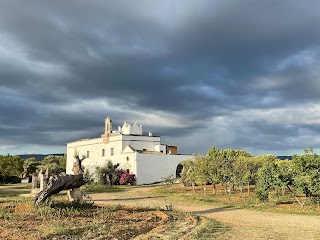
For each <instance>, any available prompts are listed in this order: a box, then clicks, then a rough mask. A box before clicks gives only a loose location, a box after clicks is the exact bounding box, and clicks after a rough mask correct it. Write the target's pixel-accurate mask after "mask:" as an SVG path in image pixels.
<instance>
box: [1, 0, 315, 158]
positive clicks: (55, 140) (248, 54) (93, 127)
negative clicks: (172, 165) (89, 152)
mask: <svg viewBox="0 0 320 240" xmlns="http://www.w3.org/2000/svg"><path fill="white" fill-rule="evenodd" d="M319 9H320V2H319V1H316V0H314V1H313V0H307V1H300V0H290V1H289V0H282V1H278V0H277V1H276V0H261V1H257V0H241V1H239V0H228V1H223V0H220V1H218V0H208V1H206V0H199V1H194V0H181V1H173V0H158V1H155V0H139V1H138V0H132V1H129V0H126V1H124V0H110V1H104V0H91V1H85V0H69V1H34V0H29V1H23V2H22V1H18V0H10V1H0V154H7V153H9V154H25V153H44V154H47V153H64V152H66V143H68V142H72V141H75V140H78V139H81V138H94V137H99V136H100V135H101V134H102V133H103V132H104V119H105V118H106V117H107V116H110V117H111V119H112V120H113V125H114V128H115V130H116V129H117V126H118V125H122V124H123V122H124V121H128V122H130V123H134V122H135V121H138V123H141V124H142V125H143V129H144V132H148V131H149V130H151V131H152V132H153V134H154V135H160V136H162V141H163V142H165V143H168V144H174V145H178V146H179V152H180V153H199V154H205V153H206V152H207V151H208V149H210V148H211V147H212V146H217V147H218V148H221V149H224V148H232V149H243V150H246V151H249V152H251V153H252V154H254V155H257V154H268V153H271V154H275V155H292V154H299V153H302V152H303V149H306V148H309V147H310V146H311V147H314V148H315V149H317V148H319V147H320V105H319V103H320V81H319V80H320V68H319V63H320V31H319V26H320V14H319Z"/></svg>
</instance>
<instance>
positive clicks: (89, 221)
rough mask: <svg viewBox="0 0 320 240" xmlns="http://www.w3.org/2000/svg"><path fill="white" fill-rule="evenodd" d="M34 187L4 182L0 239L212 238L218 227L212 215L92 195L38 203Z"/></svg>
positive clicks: (0, 199) (0, 192)
mask: <svg viewBox="0 0 320 240" xmlns="http://www.w3.org/2000/svg"><path fill="white" fill-rule="evenodd" d="M30 188H31V186H30V184H15V185H13V184H12V185H0V239H53V238H54V239H119V240H120V239H132V238H137V239H208V238H207V236H209V235H210V236H214V234H215V229H217V231H219V227H220V225H219V223H218V222H216V221H214V220H210V219H209V220H207V221H204V220H203V219H201V218H199V217H197V216H195V215H193V214H187V213H185V212H180V211H173V210H172V209H170V208H167V209H160V208H148V207H144V208H138V207H125V206H122V205H110V206H108V205H106V206H95V205H94V204H93V202H92V201H91V200H90V199H87V201H86V202H84V203H82V204H79V203H77V204H72V203H68V202H67V201H66V200H65V198H66V194H65V193H62V194H59V195H58V196H56V197H54V198H53V199H52V200H51V202H50V203H49V204H47V205H43V206H40V207H37V206H35V205H34V204H33V198H31V197H27V194H29V193H30ZM93 189H94V190H95V191H101V190H106V189H98V188H93ZM125 189H126V188H125V187H124V188H121V187H120V188H117V187H115V188H112V189H108V190H106V191H107V192H108V191H109V192H114V191H115V192H123V191H126V190H125ZM91 190H92V189H91ZM208 227H210V228H208ZM209 239H210V238H209Z"/></svg>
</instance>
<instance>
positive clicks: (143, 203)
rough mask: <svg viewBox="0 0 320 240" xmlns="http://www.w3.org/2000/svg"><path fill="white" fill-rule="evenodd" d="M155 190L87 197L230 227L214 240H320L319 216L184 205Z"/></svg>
mask: <svg viewBox="0 0 320 240" xmlns="http://www.w3.org/2000/svg"><path fill="white" fill-rule="evenodd" d="M157 187H159V186H132V187H131V188H129V189H126V191H123V192H117V193H94V194H90V196H91V197H92V199H93V201H95V203H96V204H100V205H104V204H124V205H127V206H135V207H147V206H150V207H162V208H171V207H173V209H176V210H182V211H186V212H190V213H196V214H199V215H202V216H205V217H208V218H213V219H215V220H217V221H219V222H221V223H223V224H224V225H225V226H226V227H229V231H222V232H221V234H220V235H218V236H216V238H215V239H240V240H245V239H250V240H252V239H275V240H281V239H285V240H287V239H290V240H291V239H292V240H294V239H297V240H300V239H311V240H312V239H320V217H319V216H307V215H300V214H299V215H296V214H285V213H274V212H265V211H264V212H261V211H255V210H249V209H235V208H226V207H219V206H215V205H213V204H208V203H192V204H190V203H188V202H186V201H178V200H170V199H169V198H167V197H159V196H156V195H155V194H154V193H153V190H154V189H155V188H157ZM151 239H152V238H151ZM160 239H161V238H160Z"/></svg>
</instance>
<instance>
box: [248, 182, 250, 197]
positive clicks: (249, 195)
mask: <svg viewBox="0 0 320 240" xmlns="http://www.w3.org/2000/svg"><path fill="white" fill-rule="evenodd" d="M248 196H250V182H248Z"/></svg>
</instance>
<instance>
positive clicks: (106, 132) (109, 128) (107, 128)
mask: <svg viewBox="0 0 320 240" xmlns="http://www.w3.org/2000/svg"><path fill="white" fill-rule="evenodd" d="M104 126H105V129H104V134H102V135H101V137H103V138H106V140H108V138H109V135H110V134H111V133H112V120H111V118H110V117H107V118H106V119H105V121H104Z"/></svg>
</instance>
